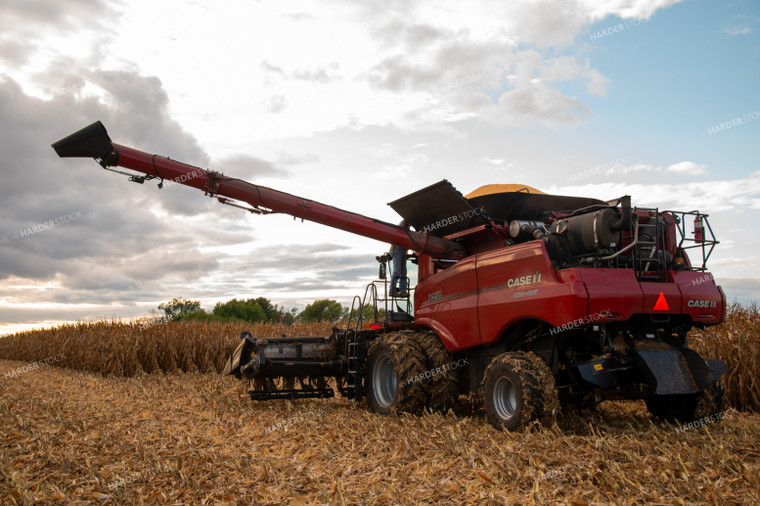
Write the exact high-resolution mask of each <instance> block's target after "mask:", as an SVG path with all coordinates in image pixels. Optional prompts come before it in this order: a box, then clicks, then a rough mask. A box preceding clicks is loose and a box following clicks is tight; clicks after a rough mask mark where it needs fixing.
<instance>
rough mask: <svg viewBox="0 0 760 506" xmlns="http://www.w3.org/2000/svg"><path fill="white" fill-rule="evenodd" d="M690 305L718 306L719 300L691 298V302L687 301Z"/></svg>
mask: <svg viewBox="0 0 760 506" xmlns="http://www.w3.org/2000/svg"><path fill="white" fill-rule="evenodd" d="M686 305H687V306H689V307H717V306H718V301H717V300H701V299H691V300H690V301H689V302H687V303H686Z"/></svg>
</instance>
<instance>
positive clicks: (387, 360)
mask: <svg viewBox="0 0 760 506" xmlns="http://www.w3.org/2000/svg"><path fill="white" fill-rule="evenodd" d="M397 383H398V377H397V375H396V367H395V366H394V364H393V360H391V357H389V356H388V355H382V356H380V358H378V359H377V362H375V368H374V371H372V390H373V391H374V392H375V398H376V399H377V403H378V404H379V405H380V406H382V407H383V408H387V407H390V406H391V405H392V404H393V401H394V400H395V399H396V386H397Z"/></svg>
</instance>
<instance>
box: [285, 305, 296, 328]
mask: <svg viewBox="0 0 760 506" xmlns="http://www.w3.org/2000/svg"><path fill="white" fill-rule="evenodd" d="M296 313H298V309H296V308H291V309H290V311H288V312H287V313H284V314H283V315H282V323H284V324H285V325H293V324H294V323H295V322H296Z"/></svg>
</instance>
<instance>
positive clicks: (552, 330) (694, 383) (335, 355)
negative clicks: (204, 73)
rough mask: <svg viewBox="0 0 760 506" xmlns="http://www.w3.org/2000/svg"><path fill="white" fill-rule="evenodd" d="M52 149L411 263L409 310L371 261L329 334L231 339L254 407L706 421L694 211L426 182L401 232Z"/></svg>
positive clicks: (184, 175)
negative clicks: (311, 403)
mask: <svg viewBox="0 0 760 506" xmlns="http://www.w3.org/2000/svg"><path fill="white" fill-rule="evenodd" d="M53 148H54V149H55V151H56V153H58V155H59V156H61V157H64V158H65V157H92V158H95V159H96V160H97V161H98V163H99V164H100V165H101V166H102V167H103V168H105V169H108V170H114V169H110V168H109V167H113V166H121V167H124V168H127V169H131V170H132V171H135V172H137V173H138V174H133V173H128V172H124V171H118V170H117V171H116V172H119V173H122V174H125V175H128V176H129V177H130V180H131V181H134V182H137V183H143V182H144V181H146V180H153V179H158V180H160V181H161V182H162V183H163V181H174V182H178V183H181V184H184V185H186V186H191V187H193V188H197V189H199V190H201V191H203V192H204V193H205V194H206V195H208V196H210V197H212V198H216V199H217V200H218V201H219V202H221V203H223V204H230V205H235V206H238V207H242V208H244V209H247V210H248V211H251V212H253V213H257V214H270V213H285V214H289V215H292V216H294V217H297V218H302V219H306V220H311V221H315V222H318V223H322V224H324V225H327V226H330V227H334V228H339V229H341V230H345V231H347V232H351V233H354V234H358V235H362V236H365V237H370V238H373V239H377V240H379V241H382V242H384V243H391V244H396V245H399V246H401V247H403V248H407V249H409V250H412V251H414V253H415V254H414V255H413V262H416V263H417V264H418V284H417V286H416V287H415V288H414V290H413V293H414V303H413V305H412V304H411V303H410V301H409V298H408V297H398V296H395V295H389V293H388V290H387V287H388V283H387V281H386V280H385V278H386V275H385V270H386V269H385V267H386V264H385V262H387V261H388V257H387V255H383V256H381V257H378V261H379V262H380V263H381V265H380V272H381V276H380V277H381V280H380V281H375V282H373V283H371V284H370V285H368V286H367V289H366V291H365V295H364V298H363V299H362V298H360V297H356V298H355V299H354V304H353V307H352V309H351V313H350V316H349V320H348V324H347V325H346V327H345V328H340V329H339V328H335V329H334V330H333V333H332V335H330V336H327V337H303V338H282V339H259V338H256V337H254V336H252V335H251V334H250V333H247V332H246V333H243V335H242V336H241V342H240V345H239V346H238V348H237V349H236V350H235V352H234V353H233V354H232V356H231V357H230V359H229V361H228V364H227V367H226V369H225V373H226V374H231V375H235V376H236V377H238V378H249V379H253V380H255V381H254V388H253V390H251V392H250V394H251V398H252V399H254V400H266V399H277V398H291V399H293V398H309V397H312V398H313V397H331V396H332V395H333V394H334V389H333V387H332V386H330V385H335V389H337V390H338V391H339V392H340V393H341V394H342V395H344V396H346V397H348V398H350V399H352V400H354V401H361V400H362V399H363V398H364V397H365V396H366V398H367V402H368V404H369V407H370V409H372V410H373V411H375V412H378V413H383V414H389V413H393V412H396V411H408V412H413V413H415V412H420V411H422V410H423V409H424V408H425V407H429V408H431V409H447V408H449V407H451V406H453V405H454V403H455V401H456V400H457V398H458V397H459V395H460V394H465V393H468V392H474V393H482V395H483V397H484V402H485V409H486V414H487V417H488V420H489V422H490V423H491V424H492V425H493V426H494V427H497V428H506V429H509V430H516V429H520V428H522V427H524V426H525V425H526V424H528V423H529V422H531V421H533V420H543V419H546V418H550V417H552V416H553V415H554V413H555V412H556V410H557V408H558V406H559V403H558V401H559V402H561V403H562V404H563V405H564V406H573V405H576V406H577V405H593V404H595V403H598V402H600V401H602V400H615V399H618V400H619V399H644V400H645V401H646V405H647V407H648V409H649V411H650V412H651V413H652V414H653V415H654V416H656V417H658V418H662V419H667V420H685V421H689V420H695V419H697V418H700V417H702V416H707V415H711V414H714V413H716V412H717V411H719V410H720V409H721V408H722V398H723V390H722V387H721V382H720V380H721V376H723V374H725V371H726V368H725V364H724V363H723V362H722V361H720V360H710V359H704V358H702V357H701V356H700V355H699V354H697V353H696V352H695V351H693V350H692V349H690V348H689V347H688V343H687V337H686V336H687V333H688V332H689V330H690V329H692V328H693V327H697V328H704V327H706V326H710V325H716V324H719V323H720V322H721V321H722V320H723V318H724V314H725V307H726V303H725V295H724V294H723V291H722V290H721V288H720V287H719V286H716V284H715V282H714V280H713V278H712V276H711V275H710V274H709V273H707V271H706V261H707V258H708V257H709V256H710V253H711V252H712V250H713V248H714V247H715V245H716V244H717V241H716V240H715V237H714V235H713V233H712V229H711V228H710V225H709V223H708V221H707V215H704V214H701V213H699V212H698V211H690V212H680V211H663V210H659V209H652V208H639V207H632V206H631V200H630V197H627V196H626V197H622V198H619V199H616V200H613V201H609V202H604V201H600V200H596V199H590V198H576V197H564V196H555V195H546V194H543V193H541V192H538V191H536V190H533V189H531V188H510V187H495V188H488V187H484V188H481V189H480V190H478V191H477V192H475V193H473V194H470V195H468V196H467V197H464V196H463V195H462V194H460V193H459V192H458V191H457V190H455V189H454V187H453V186H452V185H451V184H449V183H448V182H447V181H441V182H439V183H436V184H433V185H431V186H429V187H427V188H424V189H422V190H419V191H417V192H415V193H412V194H411V195H408V196H406V197H403V198H401V199H398V200H396V201H394V202H391V203H390V205H391V207H393V209H394V210H396V212H398V213H399V214H400V215H401V216H402V217H403V218H404V220H405V222H406V224H407V225H406V227H401V226H396V225H393V224H390V223H386V222H382V221H378V220H374V219H372V218H368V217H366V216H362V215H359V214H355V213H351V212H348V211H344V210H341V209H337V208H335V207H331V206H327V205H324V204H320V203H318V202H314V201H311V200H307V199H303V198H301V197H296V196H293V195H289V194H287V193H283V192H280V191H277V190H273V189H270V188H265V187H262V186H257V185H254V184H251V183H248V182H245V181H242V180H240V179H236V178H233V177H229V176H225V175H223V174H221V173H219V172H215V171H210V170H204V169H201V168H199V167H194V166H192V165H187V164H184V163H181V162H177V161H174V160H170V159H169V158H166V157H163V156H158V155H152V154H148V153H145V152H142V151H138V150H135V149H132V148H128V147H125V146H121V145H119V144H114V143H113V142H111V139H110V138H109V136H108V133H107V132H106V129H105V128H104V127H103V125H102V124H101V123H100V122H96V123H93V124H92V125H90V126H88V127H86V128H84V129H82V130H80V131H78V132H76V133H74V134H72V135H69V136H68V137H66V138H64V139H61V140H60V141H58V142H56V143H55V144H53ZM159 186H160V185H159ZM690 223H693V224H694V225H693V230H691V231H690V230H688V229H687V227H688V225H689V224H690ZM411 227H413V228H414V230H412V228H411ZM687 250H688V252H690V253H691V254H692V257H694V258H690V257H689V256H688V255H687ZM697 257H699V261H696V260H695V259H696V258H697ZM368 306H369V307H371V309H372V310H371V311H369V312H371V313H372V314H374V318H372V320H373V321H371V322H365V321H364V316H363V315H364V314H366V313H367V311H363V310H364V309H366V308H367V307H368ZM379 306H381V309H382V307H384V308H385V309H386V311H385V313H384V315H383V317H382V318H378V315H379V314H381V313H382V311H380V312H379V311H378V307H379ZM330 378H334V379H335V383H332V382H328V381H327V380H328V379H330Z"/></svg>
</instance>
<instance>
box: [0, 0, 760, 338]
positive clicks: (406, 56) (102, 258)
mask: <svg viewBox="0 0 760 506" xmlns="http://www.w3.org/2000/svg"><path fill="white" fill-rule="evenodd" d="M759 32H760V4H758V2H756V1H754V0H737V1H731V2H714V1H709V0H691V1H689V0H686V1H682V2H678V1H670V0H611V1H607V2H603V1H593V0H576V1H573V2H571V1H565V0H554V1H552V0H547V1H541V0H537V1H510V2H503V1H472V2H438V1H429V0H426V1H421V0H408V1H395V0H394V1H384V2H348V1H347V2H341V1H330V2H327V1H316V0H315V1H289V2H271V1H261V2H255V3H254V2H248V1H220V2H210V1H203V0H195V1H178V0H177V1H161V2H156V1H155V0H122V1H120V2H106V1H99V0H70V1H67V2H53V1H51V0H4V1H3V3H2V5H1V6H0V122H2V124H1V125H0V129H1V130H0V131H2V134H0V153H1V154H2V157H1V158H0V168H1V169H2V175H3V180H2V183H1V184H0V198H2V202H3V204H2V214H0V334H4V333H7V332H11V331H14V330H17V329H22V328H29V327H30V326H36V325H41V324H46V323H47V324H49V323H53V322H60V321H72V320H91V319H97V318H112V317H117V318H129V317H135V316H138V315H142V314H146V313H148V312H149V311H150V310H151V309H152V308H155V307H156V306H157V305H158V304H159V303H161V302H162V301H166V300H169V299H171V298H172V297H179V296H182V297H186V298H191V299H196V300H201V301H202V303H203V305H204V307H206V308H207V309H210V308H211V307H213V304H214V303H215V302H216V301H219V300H227V299H230V298H232V297H257V296H265V297H269V298H270V299H272V301H273V302H276V303H279V304H281V305H283V306H285V307H287V308H290V307H294V306H298V307H303V306H304V305H305V304H307V303H309V302H311V301H313V300H314V299H316V298H322V297H330V298H335V299H338V300H340V301H342V302H344V303H349V301H350V300H351V297H352V295H353V294H358V293H360V292H362V291H363V287H364V285H365V284H366V283H368V282H369V281H371V280H372V279H373V277H374V275H375V273H376V266H377V264H376V262H375V260H374V256H375V255H377V254H379V253H381V252H382V251H384V250H385V249H386V248H387V246H386V245H384V244H382V243H379V242H376V241H373V240H370V239H364V238H358V237H355V236H352V235H350V234H348V233H345V232H341V231H337V230H332V229H330V228H327V227H324V226H321V225H317V224H313V223H308V222H306V223H302V222H300V221H294V220H293V219H292V218H289V217H287V216H266V217H257V216H251V215H246V213H244V212H243V211H240V210H237V209H234V208H230V207H226V206H220V205H219V204H216V203H214V202H213V201H211V200H210V199H208V198H205V197H203V195H202V194H201V193H200V192H198V191H197V190H192V189H189V188H184V187H182V186H181V185H170V186H168V187H166V188H164V189H158V188H157V187H156V185H155V184H153V183H150V182H149V183H146V184H144V185H138V184H133V183H129V182H128V181H127V179H126V178H125V177H123V176H118V175H115V174H113V173H110V172H106V171H104V170H102V169H100V168H99V167H98V165H97V164H95V163H94V162H92V161H88V160H84V159H66V160H61V159H59V158H57V156H56V155H55V153H54V152H53V150H52V149H51V148H50V144H51V143H52V142H54V141H56V140H58V139H60V138H61V137H64V136H65V135H68V134H69V133H71V132H73V131H75V130H77V129H79V128H81V127H83V126H85V125H88V124H89V123H91V122H93V121H95V120H101V121H102V122H103V123H104V124H105V125H106V127H107V128H108V130H109V133H110V135H111V137H112V139H114V141H115V142H117V143H120V144H124V145H128V146H132V147H135V148H138V149H142V150H144V151H148V152H155V153H159V154H163V155H167V156H170V157H172V158H174V159H178V160H182V161H186V162H188V163H192V164H196V165H200V166H202V167H211V168H214V169H217V170H221V171H223V172H225V173H226V174H229V175H233V176H236V177H240V178H244V179H248V180H251V181H253V182H256V183H258V184H262V185H266V186H270V187H274V188H277V189H281V190H283V191H287V192H290V193H294V194H296V195H301V196H304V197H308V198H311V199H315V200H318V201H321V202H324V203H328V204H332V205H335V206H338V207H342V208H345V209H349V210H352V211H356V212H359V213H362V214H365V215H368V216H372V217H376V218H379V219H383V220H386V221H391V222H396V221H398V220H399V217H398V216H397V215H396V214H395V213H394V212H393V210H391V209H390V208H389V207H388V206H387V202H390V201H392V200H395V199H397V198H399V197H402V196H404V195H406V194H408V193H411V192H412V191H415V190H417V189H419V188H422V187H424V186H427V185H429V184H432V183H434V182H437V181H439V180H441V179H444V178H445V179H448V180H449V181H451V182H452V183H453V184H454V186H456V187H457V188H458V189H459V190H460V191H461V192H463V193H469V192H470V191H472V190H473V189H475V188H477V187H479V186H481V185H484V184H489V183H521V184H526V185H530V186H534V187H536V188H539V189H542V190H543V191H546V192H550V193H558V194H570V195H577V196H591V197H599V198H603V199H612V198H615V197H619V196H621V195H623V194H630V195H632V197H633V201H634V204H636V205H639V206H659V207H660V208H669V209H682V210H692V209H700V210H701V211H703V212H707V213H709V214H710V217H711V224H712V226H713V229H714V230H715V232H716V235H717V237H718V239H719V240H720V241H721V244H720V245H719V246H718V248H717V250H716V252H715V253H714V255H713V257H712V262H711V267H712V270H713V271H714V272H715V275H716V278H717V279H718V281H719V282H720V284H721V285H722V286H723V287H724V290H725V291H726V293H727V295H728V297H729V299H730V300H739V301H744V302H746V301H750V300H760V239H759V238H758V237H759V236H760V224H759V223H760V221H759V220H758V219H757V218H758V211H760V165H759V163H758V160H759V159H760V156H758V155H759V154H760V95H758V82H760V38H759V37H758V33H759ZM49 222H53V224H52V225H53V226H52V227H50V226H48V228H47V229H45V228H44V227H43V228H41V229H40V227H39V225H40V224H44V223H49ZM33 227H37V230H38V231H37V232H34V231H33V230H34V228H33ZM30 229H32V233H30V232H29V231H30Z"/></svg>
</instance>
